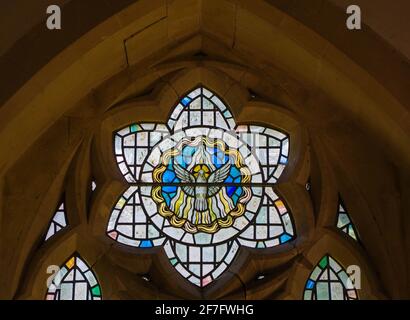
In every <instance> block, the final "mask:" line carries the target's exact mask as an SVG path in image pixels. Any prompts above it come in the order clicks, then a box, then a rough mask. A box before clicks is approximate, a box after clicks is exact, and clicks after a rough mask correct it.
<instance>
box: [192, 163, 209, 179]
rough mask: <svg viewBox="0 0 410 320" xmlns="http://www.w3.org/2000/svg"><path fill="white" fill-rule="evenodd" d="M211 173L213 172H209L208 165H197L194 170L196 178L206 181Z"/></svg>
mask: <svg viewBox="0 0 410 320" xmlns="http://www.w3.org/2000/svg"><path fill="white" fill-rule="evenodd" d="M210 173H211V170H209V168H208V166H207V165H206V164H197V165H196V166H195V167H194V168H193V174H194V177H195V178H198V177H201V178H204V179H208V177H209V175H210Z"/></svg>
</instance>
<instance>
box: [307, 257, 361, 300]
mask: <svg viewBox="0 0 410 320" xmlns="http://www.w3.org/2000/svg"><path fill="white" fill-rule="evenodd" d="M303 299H304V300H357V299H358V295H357V291H356V288H355V287H354V284H353V283H352V281H351V280H350V278H349V276H348V274H347V273H346V271H345V269H344V268H343V267H342V266H341V265H340V264H339V263H338V262H337V261H336V260H335V259H334V258H333V257H331V256H330V255H329V254H326V255H325V256H324V257H323V258H322V259H320V261H319V263H318V264H317V266H316V267H315V268H314V269H313V271H312V273H311V274H310V276H309V279H308V280H307V281H306V285H305V291H304V294H303Z"/></svg>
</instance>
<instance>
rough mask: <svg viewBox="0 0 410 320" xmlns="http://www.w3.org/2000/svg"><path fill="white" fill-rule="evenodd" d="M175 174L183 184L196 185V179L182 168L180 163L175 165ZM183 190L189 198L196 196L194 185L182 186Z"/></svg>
mask: <svg viewBox="0 0 410 320" xmlns="http://www.w3.org/2000/svg"><path fill="white" fill-rule="evenodd" d="M174 169H175V174H176V176H177V177H178V179H179V180H181V182H182V183H191V184H193V183H195V177H194V176H193V174H192V173H190V172H189V171H188V170H186V169H184V168H182V167H181V166H180V165H179V164H178V163H174ZM182 190H183V191H184V192H185V193H186V194H187V195H189V196H191V197H194V196H195V189H194V186H193V185H189V186H182Z"/></svg>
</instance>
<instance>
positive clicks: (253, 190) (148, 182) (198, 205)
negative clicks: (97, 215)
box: [107, 87, 295, 287]
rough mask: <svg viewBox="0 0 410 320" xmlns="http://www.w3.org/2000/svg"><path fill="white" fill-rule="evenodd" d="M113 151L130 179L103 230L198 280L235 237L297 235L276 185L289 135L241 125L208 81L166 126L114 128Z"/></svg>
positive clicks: (266, 242)
mask: <svg viewBox="0 0 410 320" xmlns="http://www.w3.org/2000/svg"><path fill="white" fill-rule="evenodd" d="M114 153H115V159H116V162H117V164H118V168H119V170H120V172H121V173H122V175H123V176H124V179H125V180H126V181H127V182H128V183H129V187H128V189H127V190H126V191H125V192H124V193H123V195H121V196H119V198H118V200H117V202H116V204H115V205H114V208H113V211H112V213H111V216H110V219H109V221H108V226H107V234H108V236H109V237H110V238H112V239H113V240H115V241H118V242H120V243H123V244H126V245H129V246H133V247H138V248H150V247H155V246H164V249H165V252H166V254H167V256H168V258H169V261H170V265H172V266H174V268H175V269H176V270H177V271H178V272H179V273H180V274H181V275H182V276H183V277H184V278H186V279H187V280H189V281H190V282H191V283H193V284H195V285H197V286H199V287H205V286H206V285H208V284H209V283H211V282H212V281H214V280H215V279H216V278H218V277H219V276H220V275H221V274H222V273H223V272H224V271H225V270H226V269H227V268H228V267H229V265H230V264H231V262H232V261H234V259H235V257H236V254H237V252H238V249H239V247H240V246H241V245H242V246H246V247H251V248H269V247H273V246H277V245H281V244H283V243H286V242H289V241H291V240H293V239H294V237H295V231H294V226H293V222H292V218H291V214H290V212H289V210H288V208H287V206H286V204H285V201H284V200H283V199H281V197H280V196H279V195H278V194H277V192H275V183H276V182H277V181H278V179H279V177H280V176H281V174H282V172H283V170H284V168H285V167H286V165H287V163H288V159H289V136H288V135H287V134H285V133H283V132H281V131H279V130H275V129H273V128H269V127H264V126H261V125H252V124H249V125H248V124H247V125H237V124H236V123H235V120H234V117H233V115H232V113H231V111H230V110H229V108H228V107H227V106H226V105H225V103H224V102H223V101H222V100H221V99H220V98H219V97H218V96H217V95H215V94H214V93H213V92H211V91H210V90H208V89H206V88H203V87H200V88H197V89H195V90H193V91H192V92H190V93H188V94H187V95H186V96H185V97H183V98H181V100H180V101H179V103H178V104H177V105H176V107H175V108H174V109H173V110H172V112H171V113H170V118H169V119H168V122H167V124H160V123H136V124H132V125H130V126H127V127H126V128H123V129H121V130H119V131H118V132H116V133H115V134H114Z"/></svg>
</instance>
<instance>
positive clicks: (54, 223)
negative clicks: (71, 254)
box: [45, 202, 67, 241]
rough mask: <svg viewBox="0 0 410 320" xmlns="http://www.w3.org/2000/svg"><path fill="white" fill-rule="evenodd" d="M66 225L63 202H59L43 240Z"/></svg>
mask: <svg viewBox="0 0 410 320" xmlns="http://www.w3.org/2000/svg"><path fill="white" fill-rule="evenodd" d="M66 226H67V217H66V212H65V208H64V202H63V203H61V205H60V207H59V208H58V209H57V211H56V213H55V214H54V216H53V219H52V220H51V222H50V225H49V227H48V230H47V234H46V238H45V241H47V240H48V239H50V238H51V237H52V236H54V235H55V234H56V233H57V232H59V231H60V230H61V229H64V228H65V227H66Z"/></svg>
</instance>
